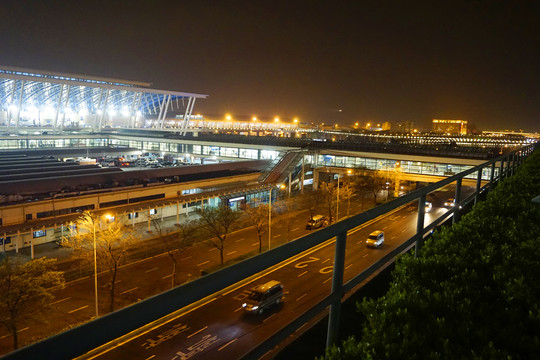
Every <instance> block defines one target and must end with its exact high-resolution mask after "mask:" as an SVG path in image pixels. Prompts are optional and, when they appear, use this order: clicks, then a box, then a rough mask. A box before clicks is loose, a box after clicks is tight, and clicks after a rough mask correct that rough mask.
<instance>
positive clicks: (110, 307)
mask: <svg viewBox="0 0 540 360" xmlns="http://www.w3.org/2000/svg"><path fill="white" fill-rule="evenodd" d="M117 271H118V267H117V266H116V265H115V266H114V269H113V272H112V281H111V293H110V298H111V303H110V304H109V311H110V312H113V311H114V286H115V282H116V272H117Z"/></svg>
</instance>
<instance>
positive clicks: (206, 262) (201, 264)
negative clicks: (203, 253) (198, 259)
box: [197, 261, 210, 266]
mask: <svg viewBox="0 0 540 360" xmlns="http://www.w3.org/2000/svg"><path fill="white" fill-rule="evenodd" d="M209 262H210V261H205V262H202V263H200V264H197V266H203V265H206V264H208V263H209Z"/></svg>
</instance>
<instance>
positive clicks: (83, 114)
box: [79, 108, 88, 116]
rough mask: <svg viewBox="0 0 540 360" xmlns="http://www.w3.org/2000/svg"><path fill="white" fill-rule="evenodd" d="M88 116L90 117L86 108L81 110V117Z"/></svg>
mask: <svg viewBox="0 0 540 360" xmlns="http://www.w3.org/2000/svg"><path fill="white" fill-rule="evenodd" d="M86 115H88V110H87V109H86V108H80V109H79V116H86Z"/></svg>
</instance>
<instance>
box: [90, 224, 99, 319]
mask: <svg viewBox="0 0 540 360" xmlns="http://www.w3.org/2000/svg"><path fill="white" fill-rule="evenodd" d="M91 219H92V225H93V226H92V227H93V230H94V294H95V306H96V319H97V317H98V287H97V249H96V219H94V218H91Z"/></svg>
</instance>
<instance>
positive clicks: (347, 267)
mask: <svg viewBox="0 0 540 360" xmlns="http://www.w3.org/2000/svg"><path fill="white" fill-rule="evenodd" d="M351 266H353V264H350V265H348V266H346V267H345V270H347V269H348V268H350V267H351Z"/></svg>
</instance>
